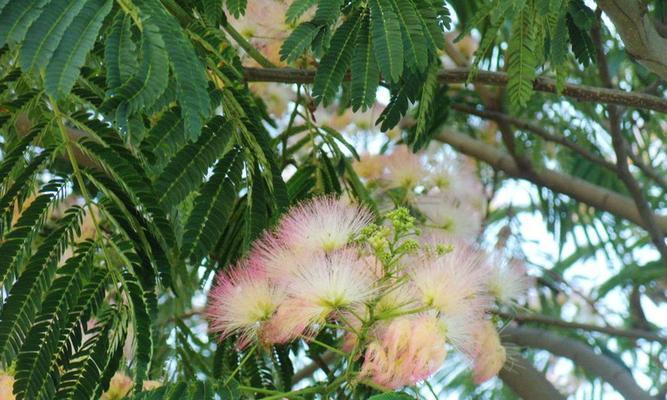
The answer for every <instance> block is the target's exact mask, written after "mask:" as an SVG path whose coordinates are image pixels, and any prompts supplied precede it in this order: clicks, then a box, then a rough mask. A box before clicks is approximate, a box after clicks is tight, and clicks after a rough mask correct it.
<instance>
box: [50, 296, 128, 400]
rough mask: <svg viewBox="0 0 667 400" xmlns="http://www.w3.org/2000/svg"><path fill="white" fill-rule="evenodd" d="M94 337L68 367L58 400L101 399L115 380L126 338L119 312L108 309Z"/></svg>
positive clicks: (93, 329)
mask: <svg viewBox="0 0 667 400" xmlns="http://www.w3.org/2000/svg"><path fill="white" fill-rule="evenodd" d="M87 333H88V335H91V337H90V338H89V339H88V340H86V342H85V343H83V345H82V346H81V348H79V349H78V351H77V352H76V354H75V355H74V356H73V357H72V361H71V362H70V363H69V364H68V365H66V366H65V368H64V373H63V375H62V378H61V380H60V382H59V385H58V391H57V392H56V398H58V399H70V398H72V399H90V398H93V397H98V396H99V395H100V394H101V392H102V390H103V389H104V388H106V387H107V386H108V384H109V380H110V379H111V374H113V372H111V374H110V373H109V371H115V369H116V368H117V367H118V362H119V361H120V356H121V355H122V350H123V343H124V341H123V340H120V339H121V338H122V339H124V337H125V329H124V326H123V325H122V324H121V323H120V321H119V316H118V311H116V310H115V309H114V308H108V309H106V310H105V312H103V314H102V315H101V316H100V317H99V318H98V320H97V322H96V325H95V327H94V328H92V329H90V330H88V332H87Z"/></svg>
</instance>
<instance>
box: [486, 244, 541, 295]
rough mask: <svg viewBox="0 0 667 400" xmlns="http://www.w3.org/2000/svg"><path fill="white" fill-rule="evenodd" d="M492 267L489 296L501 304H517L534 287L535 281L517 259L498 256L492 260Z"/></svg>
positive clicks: (488, 283) (489, 277)
mask: <svg viewBox="0 0 667 400" xmlns="http://www.w3.org/2000/svg"><path fill="white" fill-rule="evenodd" d="M490 262H491V263H492V266H491V268H489V269H490V274H489V276H488V280H487V286H488V291H489V294H490V295H492V296H493V297H495V298H496V300H497V301H498V302H499V303H501V304H511V303H514V302H516V300H518V299H519V298H520V297H521V296H523V295H525V294H526V291H527V290H528V288H529V287H530V286H532V283H533V279H532V278H531V277H530V276H529V275H528V274H527V272H526V267H525V265H524V264H523V263H522V262H521V261H520V260H517V259H506V258H503V257H500V256H498V255H496V256H495V257H492V258H490Z"/></svg>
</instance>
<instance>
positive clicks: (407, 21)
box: [392, 0, 428, 71]
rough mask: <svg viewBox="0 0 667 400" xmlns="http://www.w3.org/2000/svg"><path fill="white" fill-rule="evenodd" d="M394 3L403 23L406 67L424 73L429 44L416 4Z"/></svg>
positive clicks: (401, 0) (407, 0) (404, 0)
mask: <svg viewBox="0 0 667 400" xmlns="http://www.w3.org/2000/svg"><path fill="white" fill-rule="evenodd" d="M392 2H393V4H394V9H395V12H396V15H397V16H398V20H399V21H400V23H401V32H402V36H403V51H404V53H405V62H406V65H407V66H408V67H410V68H412V69H413V70H415V71H423V70H424V68H425V67H426V65H427V64H428V51H427V48H426V43H427V42H426V38H425V37H424V35H423V30H422V27H423V26H422V24H421V21H420V19H419V16H418V12H417V9H416V7H415V4H414V3H413V2H412V0H392Z"/></svg>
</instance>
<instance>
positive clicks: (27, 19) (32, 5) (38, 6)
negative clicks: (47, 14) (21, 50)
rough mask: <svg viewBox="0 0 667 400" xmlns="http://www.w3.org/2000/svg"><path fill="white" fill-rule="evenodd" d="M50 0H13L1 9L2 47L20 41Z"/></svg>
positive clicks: (0, 34)
mask: <svg viewBox="0 0 667 400" xmlns="http://www.w3.org/2000/svg"><path fill="white" fill-rule="evenodd" d="M48 1H49V0H11V1H10V2H9V4H7V5H5V6H4V7H3V8H2V11H0V48H2V47H3V46H4V45H5V43H19V42H21V41H22V40H23V38H24V37H25V34H26V32H28V28H30V25H31V24H32V23H33V21H34V20H36V19H37V18H38V17H39V15H40V14H41V13H42V7H43V6H44V5H45V4H47V3H48Z"/></svg>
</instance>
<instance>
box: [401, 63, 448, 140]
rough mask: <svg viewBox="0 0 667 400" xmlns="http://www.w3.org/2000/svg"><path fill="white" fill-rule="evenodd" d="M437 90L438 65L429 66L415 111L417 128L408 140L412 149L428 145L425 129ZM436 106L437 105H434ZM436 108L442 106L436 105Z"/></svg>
mask: <svg viewBox="0 0 667 400" xmlns="http://www.w3.org/2000/svg"><path fill="white" fill-rule="evenodd" d="M437 88H438V64H431V66H430V67H429V69H428V71H426V81H425V82H424V85H423V86H422V92H421V97H420V99H419V108H418V109H417V127H416V128H415V134H414V137H411V138H409V141H408V142H409V143H408V144H411V145H412V146H413V149H414V150H415V151H416V150H419V149H421V148H422V147H424V146H426V145H428V143H429V139H430V138H429V137H427V133H428V132H427V127H428V126H429V122H430V115H431V114H432V112H431V111H432V110H431V108H432V105H433V99H434V98H435V92H436V90H437ZM436 104H437V103H436ZM438 106H443V105H441V104H438Z"/></svg>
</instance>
